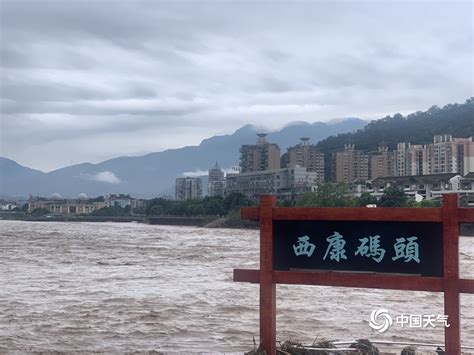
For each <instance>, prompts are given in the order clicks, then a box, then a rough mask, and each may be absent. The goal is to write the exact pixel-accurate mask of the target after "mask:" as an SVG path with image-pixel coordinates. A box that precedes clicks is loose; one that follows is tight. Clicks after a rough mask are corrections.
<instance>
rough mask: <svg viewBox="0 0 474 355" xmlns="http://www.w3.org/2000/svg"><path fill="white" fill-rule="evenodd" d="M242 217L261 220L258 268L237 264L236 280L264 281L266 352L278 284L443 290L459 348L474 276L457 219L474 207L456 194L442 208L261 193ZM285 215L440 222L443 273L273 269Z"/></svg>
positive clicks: (449, 346)
mask: <svg viewBox="0 0 474 355" xmlns="http://www.w3.org/2000/svg"><path fill="white" fill-rule="evenodd" d="M241 217H242V219H249V220H255V221H260V270H248V269H234V281H238V282H251V283H259V284H260V342H261V344H262V347H263V349H264V350H265V351H266V352H267V354H269V355H270V354H276V284H298V285H320V286H340V287H358V288H377V289H392V290H407V291H430V292H443V293H444V313H445V314H446V315H447V316H448V317H449V324H450V327H448V328H445V351H446V354H449V355H455V354H461V326H460V294H461V293H471V294H472V293H474V280H471V279H461V278H460V277H459V228H460V227H459V224H460V223H463V222H464V223H474V208H460V207H459V205H458V195H457V194H446V195H444V196H443V207H441V208H365V207H355V208H352V207H345V208H295V207H276V197H275V196H274V195H262V196H260V206H259V207H244V208H242V209H241ZM281 220H294V221H317V220H319V221H321V220H325V221H399V222H439V223H442V225H443V251H444V277H423V276H407V275H386V274H375V275H373V274H371V275H364V274H359V273H350V272H331V271H321V272H306V271H277V270H273V221H281Z"/></svg>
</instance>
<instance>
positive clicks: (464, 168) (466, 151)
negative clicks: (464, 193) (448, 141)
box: [454, 137, 474, 176]
mask: <svg viewBox="0 0 474 355" xmlns="http://www.w3.org/2000/svg"><path fill="white" fill-rule="evenodd" d="M454 142H455V143H456V144H457V145H458V151H459V158H458V159H459V163H460V170H459V172H460V173H461V174H462V175H463V176H466V175H468V174H469V173H474V142H473V141H472V137H469V138H454Z"/></svg>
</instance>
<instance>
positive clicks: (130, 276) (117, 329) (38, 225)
mask: <svg viewBox="0 0 474 355" xmlns="http://www.w3.org/2000/svg"><path fill="white" fill-rule="evenodd" d="M233 268H258V231H253V230H250V231H249V230H231V229H204V228H191V227H174V226H173V227H172V226H157V225H146V224H137V223H123V224H121V223H58V222H19V221H0V352H10V351H11V352H24V351H64V352H69V351H85V352H92V351H96V352H124V351H146V350H157V351H240V350H250V349H251V348H252V346H253V345H252V339H253V337H256V338H258V326H259V324H258V285H251V284H245V283H234V282H233V281H232V269H233ZM461 274H462V276H463V277H469V278H474V237H470V238H467V237H463V238H461ZM461 306H462V344H463V345H467V346H474V340H473V339H474V295H462V298H461ZM379 308H387V309H388V310H390V311H391V312H394V313H403V314H443V298H442V295H441V294H437V293H427V292H404V291H390V290H363V289H353V288H334V287H316V286H278V287H277V328H278V339H281V340H286V339H289V338H291V339H294V340H298V341H301V342H305V343H311V342H312V341H313V340H314V339H316V338H318V339H320V338H324V337H325V338H327V339H330V340H334V339H337V340H340V341H344V340H348V341H350V340H354V339H358V338H361V337H365V338H369V339H373V340H387V341H416V342H424V343H426V342H436V343H438V342H441V343H442V342H443V328H442V327H435V328H432V327H430V328H408V327H404V328H402V327H399V326H398V327H395V326H394V327H392V328H390V329H389V330H388V331H387V332H385V333H379V332H377V331H375V330H372V329H371V328H370V327H369V325H368V321H369V317H370V313H371V312H372V310H375V309H379Z"/></svg>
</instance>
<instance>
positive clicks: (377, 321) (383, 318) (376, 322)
mask: <svg viewBox="0 0 474 355" xmlns="http://www.w3.org/2000/svg"><path fill="white" fill-rule="evenodd" d="M392 324H393V319H392V316H390V313H389V311H388V310H386V309H385V308H381V309H378V310H375V311H372V313H371V314H370V322H369V325H370V327H371V328H372V329H375V330H378V331H379V332H380V333H383V332H386V331H387V329H388V328H390V327H391V325H392Z"/></svg>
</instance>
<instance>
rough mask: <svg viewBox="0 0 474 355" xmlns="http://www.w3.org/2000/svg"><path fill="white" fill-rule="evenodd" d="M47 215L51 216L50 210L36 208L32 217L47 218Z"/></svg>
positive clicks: (32, 212)
mask: <svg viewBox="0 0 474 355" xmlns="http://www.w3.org/2000/svg"><path fill="white" fill-rule="evenodd" d="M47 214H49V210H47V209H46V208H35V209H34V210H33V211H31V215H32V216H35V217H42V216H46V215H47Z"/></svg>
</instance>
